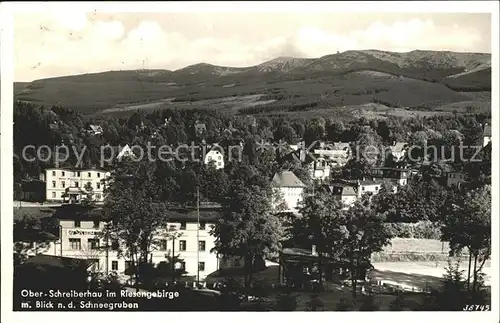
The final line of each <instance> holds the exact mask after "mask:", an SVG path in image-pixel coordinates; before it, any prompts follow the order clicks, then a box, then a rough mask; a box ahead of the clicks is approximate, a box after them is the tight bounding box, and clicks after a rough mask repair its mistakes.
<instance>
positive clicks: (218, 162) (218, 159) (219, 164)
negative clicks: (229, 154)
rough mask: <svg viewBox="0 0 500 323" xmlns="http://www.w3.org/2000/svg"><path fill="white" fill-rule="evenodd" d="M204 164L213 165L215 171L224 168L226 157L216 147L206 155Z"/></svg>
mask: <svg viewBox="0 0 500 323" xmlns="http://www.w3.org/2000/svg"><path fill="white" fill-rule="evenodd" d="M203 162H204V163H205V165H209V164H210V163H212V164H213V165H214V167H215V169H222V168H224V155H223V154H222V153H221V152H220V151H219V149H216V148H215V147H214V148H213V149H211V150H210V151H208V152H207V153H206V154H205V157H204V160H203Z"/></svg>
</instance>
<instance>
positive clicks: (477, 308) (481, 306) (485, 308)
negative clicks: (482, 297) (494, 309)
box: [463, 304, 490, 312]
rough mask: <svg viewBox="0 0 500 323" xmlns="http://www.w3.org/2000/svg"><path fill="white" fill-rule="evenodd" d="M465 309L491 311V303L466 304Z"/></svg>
mask: <svg viewBox="0 0 500 323" xmlns="http://www.w3.org/2000/svg"><path fill="white" fill-rule="evenodd" d="M463 310H464V311H469V312H472V311H489V310H490V306H489V305H474V304H473V305H465V307H464V308H463Z"/></svg>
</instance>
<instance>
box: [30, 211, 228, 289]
mask: <svg viewBox="0 0 500 323" xmlns="http://www.w3.org/2000/svg"><path fill="white" fill-rule="evenodd" d="M78 207H79V206H78V205H63V206H61V207H59V208H58V209H57V211H56V213H55V214H54V218H55V219H56V220H57V222H58V226H59V237H58V240H57V241H53V242H50V243H47V244H44V245H43V246H42V245H40V246H38V247H36V248H32V249H31V250H32V251H31V254H29V256H36V255H46V256H53V257H60V258H66V257H67V258H77V259H85V260H86V261H89V262H91V263H92V266H91V267H90V270H91V271H93V272H101V273H110V272H115V273H117V274H118V276H120V277H122V278H126V277H125V276H127V274H126V272H127V269H128V268H130V267H131V266H132V264H133V262H132V261H131V259H128V258H127V257H125V256H122V255H121V254H120V253H118V251H117V250H118V248H119V246H120V245H121V242H119V241H116V240H112V241H106V239H104V237H102V235H101V234H100V233H101V232H102V230H103V229H104V226H105V224H106V218H105V217H104V215H103V213H102V210H101V209H95V210H94V211H93V212H88V211H85V213H83V211H82V209H81V207H80V209H79V208H78ZM168 212H169V222H168V223H166V224H165V227H166V228H168V230H169V233H168V234H167V233H166V232H165V234H162V231H161V230H159V231H158V234H157V235H156V236H155V238H154V241H155V242H156V243H154V245H153V246H152V247H151V251H150V255H149V259H150V260H151V262H152V263H153V264H156V265H157V264H159V263H160V262H167V263H168V260H169V259H173V258H176V259H178V260H179V262H178V263H177V264H176V267H177V269H183V270H184V271H185V272H186V274H185V275H186V276H191V277H193V278H195V279H196V277H197V275H198V273H199V277H200V280H203V279H204V278H205V277H206V276H207V275H209V274H210V273H212V272H215V271H217V270H218V269H219V266H220V259H221V258H222V257H219V255H217V253H215V252H212V251H211V250H212V249H213V248H214V246H215V237H214V236H213V235H212V234H211V233H210V232H211V230H212V228H213V226H214V224H215V220H216V218H217V217H218V216H220V213H221V210H220V206H218V205H201V206H200V211H199V220H200V221H199V222H198V213H197V210H196V209H194V208H181V207H178V208H170V209H169V211H168ZM173 233H175V234H173ZM172 236H175V237H176V238H171V237H172ZM231 264H232V263H228V262H226V263H225V265H226V266H229V265H231ZM198 270H199V271H198Z"/></svg>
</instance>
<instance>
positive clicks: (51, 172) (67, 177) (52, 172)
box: [45, 168, 110, 202]
mask: <svg viewBox="0 0 500 323" xmlns="http://www.w3.org/2000/svg"><path fill="white" fill-rule="evenodd" d="M109 175H110V173H109V172H106V171H104V170H99V169H61V168H49V169H46V170H45V194H46V195H45V196H46V200H47V201H51V202H66V201H72V202H78V201H80V200H81V199H82V196H83V194H84V193H85V186H86V185H88V183H90V185H91V187H92V190H93V199H94V200H95V201H96V202H102V201H104V186H105V184H106V183H105V180H106V178H107V177H108V176H109Z"/></svg>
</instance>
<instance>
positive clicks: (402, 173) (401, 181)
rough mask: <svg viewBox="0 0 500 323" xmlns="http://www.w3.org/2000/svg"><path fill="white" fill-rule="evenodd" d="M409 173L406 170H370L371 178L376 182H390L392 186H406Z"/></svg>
mask: <svg viewBox="0 0 500 323" xmlns="http://www.w3.org/2000/svg"><path fill="white" fill-rule="evenodd" d="M410 172H411V170H410V169H406V168H391V167H376V168H372V169H371V176H372V177H373V178H375V179H378V180H386V181H391V182H393V183H394V184H397V185H400V186H405V185H406V184H408V179H409V177H410Z"/></svg>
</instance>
